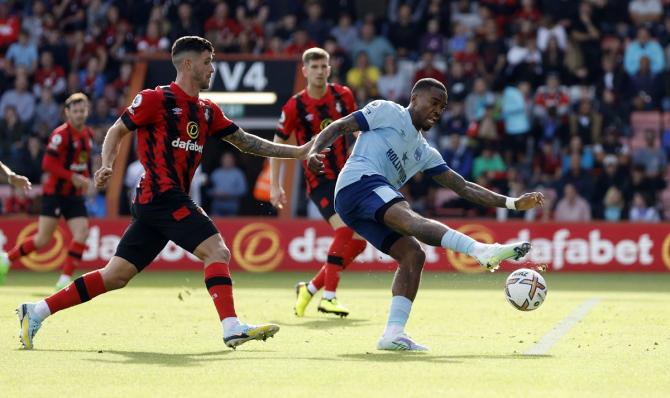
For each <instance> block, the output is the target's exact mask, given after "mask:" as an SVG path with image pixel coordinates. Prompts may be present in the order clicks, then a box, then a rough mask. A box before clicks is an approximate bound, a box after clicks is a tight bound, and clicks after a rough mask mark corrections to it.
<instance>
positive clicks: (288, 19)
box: [274, 14, 352, 45]
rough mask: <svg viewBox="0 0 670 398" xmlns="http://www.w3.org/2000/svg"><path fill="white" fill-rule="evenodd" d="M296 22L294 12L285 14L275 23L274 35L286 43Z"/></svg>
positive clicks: (293, 30)
mask: <svg viewBox="0 0 670 398" xmlns="http://www.w3.org/2000/svg"><path fill="white" fill-rule="evenodd" d="M297 23H298V18H297V17H296V16H295V15H294V14H285V15H284V16H283V17H282V18H281V19H280V20H279V22H278V23H277V26H276V27H275V32H274V35H275V36H277V37H280V38H281V39H282V40H283V41H284V43H285V44H286V43H288V42H289V41H290V40H291V38H292V37H293V33H294V32H295V29H296V26H297ZM335 37H338V36H335ZM338 40H339V39H338ZM338 42H339V41H338ZM351 44H352V43H349V45H351Z"/></svg>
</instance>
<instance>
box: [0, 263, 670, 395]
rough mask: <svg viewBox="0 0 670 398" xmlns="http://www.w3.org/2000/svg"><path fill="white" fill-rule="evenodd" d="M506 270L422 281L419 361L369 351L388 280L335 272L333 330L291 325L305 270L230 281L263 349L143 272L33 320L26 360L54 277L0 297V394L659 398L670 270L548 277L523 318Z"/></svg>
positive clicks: (669, 331) (199, 286)
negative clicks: (22, 316) (24, 317)
mask: <svg viewBox="0 0 670 398" xmlns="http://www.w3.org/2000/svg"><path fill="white" fill-rule="evenodd" d="M506 275H507V273H506V272H504V271H503V272H498V273H496V274H480V275H462V274H448V273H445V274H435V273H431V274H429V273H427V274H424V277H423V283H422V288H421V290H420V291H419V295H418V297H417V300H416V301H415V304H414V308H413V310H412V315H411V317H410V321H409V324H408V328H407V330H408V332H409V333H410V335H412V336H413V337H414V338H416V340H417V341H418V342H420V343H422V344H425V345H427V346H429V347H430V348H431V351H429V352H427V353H402V352H380V351H377V350H375V345H376V342H377V339H378V337H379V336H380V334H381V332H382V330H383V328H384V323H385V320H386V315H387V310H388V305H389V298H390V290H389V286H390V281H391V277H392V274H391V273H375V274H366V273H344V274H343V278H342V282H341V284H340V289H339V291H338V295H339V298H340V300H341V301H342V302H343V303H345V304H346V305H347V306H348V307H349V308H350V310H351V311H352V313H351V315H350V316H349V318H346V319H340V318H334V317H329V316H326V315H323V314H319V313H317V311H316V305H317V303H316V300H315V301H313V302H312V303H310V307H309V308H308V311H307V313H306V317H305V318H302V319H298V318H296V317H295V316H294V315H293V311H292V308H293V302H294V297H295V295H294V290H293V285H294V284H295V283H296V282H297V281H299V280H305V279H306V278H308V275H307V274H297V273H273V274H246V273H239V272H238V273H236V274H234V275H233V277H234V279H235V295H236V306H237V310H238V315H239V316H240V317H241V318H242V319H243V320H244V321H247V322H250V323H254V322H276V323H278V324H280V325H281V328H282V329H281V330H280V331H279V333H278V334H277V336H276V337H275V338H274V339H269V340H268V341H267V342H265V343H264V342H257V341H252V342H249V343H247V344H244V345H243V346H241V347H239V348H238V350H237V351H233V350H230V349H228V348H226V347H225V346H224V345H223V341H222V332H221V327H220V324H219V322H218V318H217V316H216V313H215V310H214V306H213V305H212V303H211V300H210V298H209V296H208V294H207V291H206V290H205V288H204V284H203V282H202V274H201V273H196V272H172V273H158V272H156V273H152V272H146V273H144V274H142V275H140V276H139V277H137V278H136V279H135V280H134V281H132V282H131V284H130V285H129V286H128V287H126V288H125V289H123V290H121V291H117V292H112V293H109V294H106V295H104V296H101V297H98V298H96V299H94V300H93V301H91V302H89V303H86V304H84V305H82V306H79V307H76V308H73V309H70V310H67V311H63V312H61V313H58V314H57V315H55V316H53V317H51V318H49V319H48V320H47V321H45V323H44V325H43V327H42V329H41V330H40V332H39V333H38V335H37V337H36V339H35V347H36V348H35V350H33V351H22V350H20V349H19V342H18V339H17V331H18V322H17V320H16V317H15V315H14V308H15V307H16V305H17V304H18V303H20V302H22V301H35V300H37V299H39V298H41V297H43V296H45V295H48V294H50V293H51V292H52V286H53V284H54V283H55V281H56V276H55V274H35V273H27V272H23V273H22V272H14V273H10V274H9V276H8V278H7V281H6V283H5V284H4V285H3V286H0V365H1V367H0V369H1V370H0V397H79V396H81V397H162V396H165V397H273V398H279V397H413V396H416V397H426V396H451V397H529V396H536V397H541V398H546V397H564V396H565V397H640V398H641V397H668V396H670V274H652V275H641V274H630V275H629V274H572V275H562V274H552V273H547V274H545V278H546V280H547V284H548V286H549V294H548V297H547V301H545V303H544V304H543V306H542V307H541V308H540V309H538V310H537V311H534V312H527V313H524V312H519V311H517V310H515V309H514V308H512V306H510V305H509V304H508V303H507V302H506V300H505V299H504V297H503V282H504V278H505V277H506ZM591 298H599V299H600V300H601V301H600V302H599V303H598V304H597V305H596V306H595V307H593V309H592V310H591V311H590V312H589V313H588V314H587V315H586V316H585V317H584V318H583V319H582V320H581V321H580V322H578V323H577V324H576V325H575V326H574V327H573V328H572V329H571V330H570V331H569V332H568V333H567V334H565V335H564V336H563V337H562V338H561V339H560V340H558V341H557V343H556V344H555V345H554V346H553V347H552V348H551V349H550V350H549V351H548V352H547V354H546V355H543V356H527V355H524V352H526V351H527V350H529V349H530V348H531V347H533V346H534V344H535V343H536V342H537V341H538V340H540V339H541V338H542V336H544V335H545V334H546V333H548V332H549V331H550V330H551V329H552V328H553V327H555V326H556V325H557V324H559V322H561V321H562V320H563V319H565V318H566V317H568V315H570V313H572V312H573V311H574V310H575V309H576V308H578V307H579V306H580V305H581V304H582V303H584V302H585V301H587V300H589V299H591Z"/></svg>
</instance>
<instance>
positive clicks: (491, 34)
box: [449, 19, 507, 96]
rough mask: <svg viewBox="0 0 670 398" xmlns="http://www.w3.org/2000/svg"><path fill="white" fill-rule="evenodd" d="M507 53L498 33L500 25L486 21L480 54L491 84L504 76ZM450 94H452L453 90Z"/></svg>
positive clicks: (487, 78)
mask: <svg viewBox="0 0 670 398" xmlns="http://www.w3.org/2000/svg"><path fill="white" fill-rule="evenodd" d="M505 54H507V46H506V45H505V41H504V40H503V39H502V38H501V37H500V36H499V35H498V25H496V23H495V21H494V20H492V19H489V20H487V21H485V22H484V38H483V39H481V40H480V41H479V55H480V56H481V58H482V65H483V66H484V73H485V75H486V76H485V77H486V80H487V82H488V83H489V84H490V85H492V84H493V83H494V81H495V80H496V79H500V78H501V76H502V72H503V70H504V68H505ZM449 95H450V96H451V92H450V93H449Z"/></svg>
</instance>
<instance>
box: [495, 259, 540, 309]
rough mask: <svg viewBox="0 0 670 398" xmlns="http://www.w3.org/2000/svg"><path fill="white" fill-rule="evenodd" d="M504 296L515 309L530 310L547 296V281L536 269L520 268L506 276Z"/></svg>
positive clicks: (535, 307) (536, 306)
mask: <svg viewBox="0 0 670 398" xmlns="http://www.w3.org/2000/svg"><path fill="white" fill-rule="evenodd" d="M505 297H507V301H509V303H510V304H512V305H513V306H514V308H516V309H517V310H519V311H532V310H535V309H537V308H538V307H539V306H540V305H542V302H543V301H544V299H545V298H546V297H547V283H546V282H545V281H544V278H543V277H542V275H540V274H539V273H538V272H537V271H533V270H532V269H528V268H521V269H518V270H516V271H514V272H512V273H511V274H510V275H509V276H508V277H507V281H506V282H505Z"/></svg>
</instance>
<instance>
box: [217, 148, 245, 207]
mask: <svg viewBox="0 0 670 398" xmlns="http://www.w3.org/2000/svg"><path fill="white" fill-rule="evenodd" d="M210 181H211V183H212V188H211V189H210V190H209V195H210V196H211V197H212V209H211V214H212V215H214V216H236V215H238V214H239V211H240V199H241V198H242V197H243V196H244V195H246V193H247V179H246V177H245V176H244V173H243V172H242V170H240V169H239V168H238V167H237V165H236V164H235V155H233V154H232V153H230V152H224V154H223V155H221V165H220V167H219V168H217V169H215V170H214V171H213V172H212V174H211V176H210Z"/></svg>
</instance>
